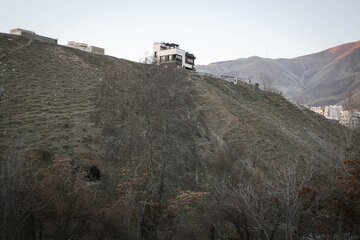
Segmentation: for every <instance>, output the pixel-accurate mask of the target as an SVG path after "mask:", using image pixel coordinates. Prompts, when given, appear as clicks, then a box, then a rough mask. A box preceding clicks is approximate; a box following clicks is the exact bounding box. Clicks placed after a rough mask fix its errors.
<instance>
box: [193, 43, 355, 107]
mask: <svg viewBox="0 0 360 240" xmlns="http://www.w3.org/2000/svg"><path fill="white" fill-rule="evenodd" d="M359 47H360V41H355V42H351V43H346V44H343V45H339V46H336V47H332V48H329V49H326V50H323V51H320V52H317V53H313V54H307V55H304V56H299V57H295V58H278V59H269V58H261V57H256V56H253V57H249V58H240V59H236V60H229V61H221V62H216V63H211V64H209V65H198V66H197V69H198V71H201V72H208V73H212V74H216V75H221V74H227V75H235V76H239V77H247V78H251V79H253V81H255V82H258V83H260V84H262V82H261V79H259V77H258V75H260V73H265V74H268V75H270V76H272V77H273V78H274V81H273V83H272V84H273V87H274V88H275V89H277V90H280V91H282V92H283V94H284V96H286V97H287V98H290V99H293V100H295V101H298V102H300V103H304V104H308V105H330V104H339V103H341V102H342V101H344V100H345V99H346V98H348V97H350V96H352V95H357V93H358V92H359V91H360V88H359V87H358V82H359V81H360V71H359V69H358V65H359V64H358V57H359V55H360V52H359V49H360V48H359ZM351 85H352V87H349V86H351ZM332 86H334V87H332ZM335 88H337V89H340V90H336V89H335Z"/></svg>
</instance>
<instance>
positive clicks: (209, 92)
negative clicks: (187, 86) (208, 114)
mask: <svg viewBox="0 0 360 240" xmlns="http://www.w3.org/2000/svg"><path fill="white" fill-rule="evenodd" d="M198 87H199V88H200V89H201V97H202V98H203V99H204V102H207V104H206V105H207V106H208V107H209V108H216V109H217V110H218V112H219V113H220V114H221V115H222V116H223V118H221V120H223V121H225V124H224V125H223V126H221V127H220V129H219V132H218V134H219V136H220V137H224V135H225V134H226V133H227V132H228V131H230V130H231V129H233V128H234V127H235V125H236V124H237V122H238V121H237V119H238V118H237V117H236V116H234V115H233V114H232V113H231V112H230V111H229V109H228V108H227V106H226V104H225V103H224V100H223V99H222V97H221V95H220V93H218V92H217V91H215V90H214V89H210V88H209V87H207V86H205V84H200V83H198Z"/></svg>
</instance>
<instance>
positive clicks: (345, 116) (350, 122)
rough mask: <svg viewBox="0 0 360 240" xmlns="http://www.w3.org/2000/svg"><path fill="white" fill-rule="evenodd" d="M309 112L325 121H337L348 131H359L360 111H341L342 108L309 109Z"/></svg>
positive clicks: (334, 106)
mask: <svg viewBox="0 0 360 240" xmlns="http://www.w3.org/2000/svg"><path fill="white" fill-rule="evenodd" d="M310 110H312V111H314V112H316V113H318V114H320V115H323V116H324V117H326V118H327V119H331V120H336V121H339V123H340V124H342V125H344V126H346V127H348V128H350V129H360V109H351V110H343V107H342V106H336V105H331V106H324V107H310Z"/></svg>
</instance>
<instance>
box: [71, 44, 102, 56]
mask: <svg viewBox="0 0 360 240" xmlns="http://www.w3.org/2000/svg"><path fill="white" fill-rule="evenodd" d="M66 46H67V47H71V48H76V49H80V50H82V51H85V52H90V53H94V54H99V55H104V54H105V49H104V48H99V47H95V46H88V45H87V44H86V43H78V42H75V41H70V42H68V44H67V45H66Z"/></svg>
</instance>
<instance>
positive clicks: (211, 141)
mask: <svg viewBox="0 0 360 240" xmlns="http://www.w3.org/2000/svg"><path fill="white" fill-rule="evenodd" d="M10 39H11V40H10ZM1 41H2V42H5V43H6V44H2V49H3V50H2V51H4V48H6V49H5V50H7V51H8V50H10V49H18V50H16V51H12V52H11V51H8V52H10V53H9V54H6V55H5V56H4V57H2V59H1V60H0V61H1V64H0V79H1V85H0V87H1V88H0V89H1V105H0V107H1V108H0V109H1V122H0V133H1V146H0V149H1V153H5V152H11V151H21V152H26V151H29V150H34V149H43V150H46V151H49V152H50V153H51V154H53V155H55V154H63V155H67V156H70V157H72V158H77V157H78V155H79V154H80V155H81V154H84V153H89V154H93V155H95V156H97V157H96V158H98V159H101V158H107V157H111V156H110V155H111V154H110V152H113V151H115V150H114V149H115V148H116V146H118V145H119V144H120V145H121V144H129V143H119V144H118V143H117V142H116V141H117V140H116V139H117V138H118V137H119V136H118V135H116V134H120V133H121V134H123V132H121V131H123V130H124V129H125V128H124V126H123V125H126V126H130V125H131V124H130V122H136V121H138V123H137V124H143V123H142V121H140V119H142V118H141V117H139V116H137V117H135V116H133V114H134V112H137V114H140V116H144V114H145V113H144V112H142V113H138V112H139V111H144V109H143V110H136V111H135V110H134V109H136V108H138V106H137V105H136V101H135V100H134V96H137V94H140V93H139V91H140V90H139V85H138V84H139V83H138V81H139V79H142V78H146V76H147V75H144V74H145V73H146V71H150V70H146V69H147V68H146V66H144V65H141V64H137V63H133V62H129V61H125V60H121V59H116V58H113V57H108V56H99V55H93V54H89V53H85V52H81V51H79V50H75V49H71V48H66V47H63V46H59V45H51V44H45V43H40V42H37V41H34V42H32V43H30V44H27V43H28V41H27V40H26V39H24V38H22V37H18V36H13V35H6V34H2V35H1ZM26 44H27V45H26ZM19 46H24V47H22V48H19ZM251 61H253V60H251ZM261 61H265V60H261ZM294 61H298V60H297V59H296V60H294ZM255 62H258V61H255ZM255 65H256V64H255ZM273 67H274V68H275V67H277V65H276V64H274V65H273ZM159 69H160V70H159ZM159 69H158V70H156V72H157V71H161V69H162V68H161V67H159ZM279 71H280V70H279ZM156 74H160V73H156ZM188 74H189V73H187V72H182V71H178V74H177V77H176V78H178V77H179V76H180V77H182V78H184V79H188V80H187V81H189V82H188V83H186V84H190V88H189V87H187V88H186V89H191V92H193V93H191V94H190V93H189V94H190V95H191V98H190V99H189V100H190V101H191V104H190V103H188V104H190V105H189V106H194V107H191V108H190V107H189V109H188V110H186V111H188V114H190V115H189V116H196V117H193V118H191V119H193V120H192V121H194V122H191V123H190V122H189V123H187V124H186V126H190V125H194V126H195V125H197V128H198V129H199V132H198V131H194V130H190V129H188V130H189V131H192V134H191V136H192V137H191V139H193V140H191V141H194V142H193V144H192V145H193V146H196V148H195V149H192V150H191V151H193V152H194V153H193V154H195V155H197V156H199V157H200V158H201V159H204V158H208V157H209V156H211V154H212V152H213V151H214V147H215V146H217V145H218V144H220V145H224V144H225V145H227V144H234V145H235V146H236V148H238V150H239V151H240V152H241V155H242V157H241V159H242V160H241V161H242V164H248V163H247V162H248V161H250V157H251V156H252V155H253V154H254V151H260V149H261V151H260V152H262V154H263V155H264V156H265V155H266V156H267V157H268V158H270V159H279V158H281V159H283V158H288V157H290V158H298V157H299V156H300V155H301V156H302V157H316V158H319V159H323V160H322V161H323V162H326V161H328V159H333V160H334V161H336V159H339V158H341V157H340V155H341V154H342V150H341V149H342V146H341V144H340V143H339V142H338V139H339V137H341V136H338V135H336V134H334V133H333V130H334V128H337V126H336V125H333V124H331V123H329V122H328V121H327V120H325V119H323V118H321V117H319V116H317V115H315V114H313V113H311V112H309V111H307V110H305V109H303V110H300V109H299V108H297V107H295V106H293V105H292V104H290V103H289V102H287V101H286V100H285V99H284V98H283V97H280V96H278V95H276V94H272V93H268V92H263V91H260V90H256V89H254V88H253V87H252V86H251V85H246V84H245V85H238V86H236V85H233V84H231V83H228V82H226V81H220V80H218V79H216V78H209V77H202V76H201V77H200V76H198V75H196V74H195V75H194V74H191V75H189V76H187V75H188ZM158 76H161V75H158ZM167 77H174V76H167ZM180 82H181V81H179V83H177V84H180ZM147 84H149V83H147ZM163 84H165V83H163ZM184 84H185V83H184ZM153 88H154V89H155V90H156V88H160V90H161V88H162V87H161V86H153ZM168 88H169V89H171V88H176V89H183V87H182V86H180V85H179V86H177V85H176V86H175V85H174V86H172V85H171V86H168ZM155 90H154V91H155ZM187 91H190V90H184V92H187ZM156 94H159V93H156ZM190 95H189V96H190ZM149 101H150V100H149ZM186 106H187V105H186ZM174 109H176V108H174ZM179 111H180V110H179ZM181 111H182V110H181ZM201 116H202V117H201ZM199 119H200V120H199ZM201 119H203V120H201ZM127 121H129V122H128V123H129V124H125V123H126V122H127ZM121 122H122V123H121ZM189 124H190V125H189ZM135 125H136V124H135ZM117 126H122V127H119V128H118V127H117ZM139 126H140V125H139ZM179 126H180V125H179ZM133 128H134V129H135V128H137V127H135V126H133ZM174 128H175V127H174ZM134 129H127V131H128V132H132V131H134ZM184 129H186V128H185V126H184ZM184 131H185V130H184ZM138 134H140V135H141V134H142V133H138ZM184 134H185V133H184ZM140 135H139V136H140ZM129 141H130V140H129ZM174 141H175V142H176V141H177V142H178V143H179V144H180V143H181V141H183V140H182V138H181V137H179V138H178V139H175V140H174ZM115 142H116V144H118V145H116V146H115V145H112V144H114V143H115ZM252 146H256V148H255V149H254V148H253V147H252ZM200 149H201V150H200ZM279 149H281V151H279ZM119 151H120V150H119ZM183 151H184V152H185V151H187V150H186V149H184V150H183ZM115 153H116V154H119V153H118V152H116V151H115ZM275 153H276V154H275ZM116 154H115V155H116ZM113 155H114V154H113ZM195 155H194V156H195ZM194 156H193V157H194ZM320 162H321V161H320Z"/></svg>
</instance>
